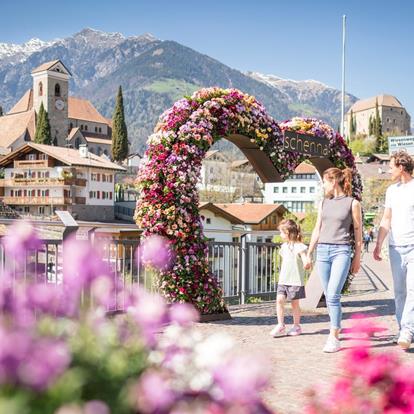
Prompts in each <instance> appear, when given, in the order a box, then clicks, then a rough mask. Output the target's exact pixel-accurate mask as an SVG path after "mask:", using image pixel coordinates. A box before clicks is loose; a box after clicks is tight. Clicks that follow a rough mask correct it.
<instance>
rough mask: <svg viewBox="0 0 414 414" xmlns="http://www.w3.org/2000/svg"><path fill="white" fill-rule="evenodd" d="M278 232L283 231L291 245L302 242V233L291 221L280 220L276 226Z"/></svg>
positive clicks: (294, 222) (297, 225)
mask: <svg viewBox="0 0 414 414" xmlns="http://www.w3.org/2000/svg"><path fill="white" fill-rule="evenodd" d="M278 229H279V231H283V232H285V233H286V234H287V235H288V240H289V241H290V242H293V243H297V242H301V241H302V232H301V230H300V226H299V224H297V223H296V221H294V220H291V219H285V220H282V221H281V222H280V223H279V226H278Z"/></svg>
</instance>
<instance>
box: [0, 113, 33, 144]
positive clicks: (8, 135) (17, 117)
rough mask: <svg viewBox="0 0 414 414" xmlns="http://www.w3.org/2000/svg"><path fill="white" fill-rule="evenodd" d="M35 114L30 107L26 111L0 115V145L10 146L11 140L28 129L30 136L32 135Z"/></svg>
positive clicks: (14, 139)
mask: <svg viewBox="0 0 414 414" xmlns="http://www.w3.org/2000/svg"><path fill="white" fill-rule="evenodd" d="M35 123H36V114H35V111H34V110H33V109H32V110H30V111H26V112H18V113H15V114H7V115H4V116H0V146H1V147H10V146H11V145H12V144H13V142H15V141H16V140H17V139H18V138H20V137H21V136H22V135H24V134H25V132H26V130H27V131H28V133H29V135H30V138H33V137H34V132H35V126H36V125H35Z"/></svg>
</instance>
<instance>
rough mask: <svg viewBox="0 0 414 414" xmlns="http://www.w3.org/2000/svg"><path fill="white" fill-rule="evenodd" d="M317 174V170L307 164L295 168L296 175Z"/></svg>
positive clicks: (303, 163)
mask: <svg viewBox="0 0 414 414" xmlns="http://www.w3.org/2000/svg"><path fill="white" fill-rule="evenodd" d="M315 172H316V168H315V167H314V166H313V165H311V164H307V163H306V162H302V163H300V164H299V165H298V166H297V167H296V168H295V174H315Z"/></svg>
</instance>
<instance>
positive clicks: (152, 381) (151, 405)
mask: <svg viewBox="0 0 414 414" xmlns="http://www.w3.org/2000/svg"><path fill="white" fill-rule="evenodd" d="M133 392H135V393H136V395H135V396H133V397H132V398H133V399H134V400H136V404H137V409H138V410H139V412H141V413H158V412H159V413H164V412H165V413H167V412H169V411H168V408H169V407H170V406H171V405H172V404H173V403H174V401H175V399H176V394H175V392H174V391H173V390H172V388H171V387H170V385H169V383H168V378H165V377H163V376H162V375H161V374H160V373H158V372H156V371H153V372H151V371H147V372H146V373H145V374H143V375H142V377H141V378H140V380H139V382H138V385H137V387H136V388H135V389H134V391H133Z"/></svg>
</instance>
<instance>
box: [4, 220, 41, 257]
mask: <svg viewBox="0 0 414 414" xmlns="http://www.w3.org/2000/svg"><path fill="white" fill-rule="evenodd" d="M3 244H4V249H5V252H6V254H7V255H9V256H10V257H14V258H15V259H16V260H18V261H20V260H24V259H25V258H26V254H27V253H28V252H29V251H31V250H36V249H39V248H40V246H41V241H40V239H39V235H38V233H37V231H36V229H35V228H34V227H33V225H32V224H31V223H30V222H28V221H26V220H16V221H14V222H13V224H12V225H11V226H10V227H9V228H8V229H7V234H6V236H5V237H4V239H3Z"/></svg>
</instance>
